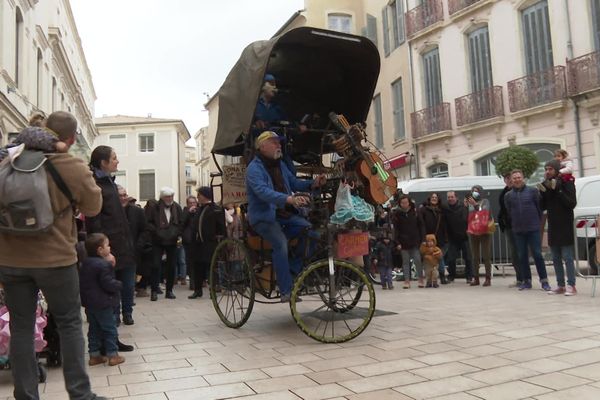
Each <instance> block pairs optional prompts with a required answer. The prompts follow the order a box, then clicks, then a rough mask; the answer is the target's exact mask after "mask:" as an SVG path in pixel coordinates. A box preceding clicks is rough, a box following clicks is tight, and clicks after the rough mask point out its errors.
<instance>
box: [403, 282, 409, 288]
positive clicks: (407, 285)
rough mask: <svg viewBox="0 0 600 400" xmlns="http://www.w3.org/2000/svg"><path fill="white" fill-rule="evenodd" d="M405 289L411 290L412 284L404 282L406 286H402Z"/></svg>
mask: <svg viewBox="0 0 600 400" xmlns="http://www.w3.org/2000/svg"><path fill="white" fill-rule="evenodd" d="M402 288H403V289H410V282H409V281H404V285H403V286H402Z"/></svg>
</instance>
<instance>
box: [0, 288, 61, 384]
mask: <svg viewBox="0 0 600 400" xmlns="http://www.w3.org/2000/svg"><path fill="white" fill-rule="evenodd" d="M50 320H51V321H52V324H53V325H54V326H53V327H48V325H50V324H49V321H50ZM9 322H10V314H9V311H8V308H7V307H6V304H5V301H4V290H3V289H0V369H10V327H9ZM46 339H48V340H46ZM57 342H58V335H57V334H56V324H55V323H54V320H53V319H52V318H51V316H50V315H49V314H48V312H47V305H46V301H45V299H44V296H43V294H42V293H41V292H39V294H38V305H37V309H36V320H35V332H34V346H35V351H36V353H37V357H38V377H39V381H40V383H44V382H46V377H47V372H46V368H45V367H44V366H43V365H42V363H41V362H40V361H39V360H40V358H46V363H47V365H48V366H57V365H60V364H61V358H60V346H56V343H57ZM56 350H58V351H56Z"/></svg>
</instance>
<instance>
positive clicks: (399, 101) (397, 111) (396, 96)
mask: <svg viewBox="0 0 600 400" xmlns="http://www.w3.org/2000/svg"><path fill="white" fill-rule="evenodd" d="M392 107H393V114H394V115H393V117H394V140H395V141H397V140H403V139H405V138H406V130H405V127H404V99H403V98H402V79H398V80H396V81H394V82H392Z"/></svg>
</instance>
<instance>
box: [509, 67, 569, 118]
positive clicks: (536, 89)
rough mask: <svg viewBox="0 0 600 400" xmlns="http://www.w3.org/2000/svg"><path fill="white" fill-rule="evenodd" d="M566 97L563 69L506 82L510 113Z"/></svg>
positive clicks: (554, 69)
mask: <svg viewBox="0 0 600 400" xmlns="http://www.w3.org/2000/svg"><path fill="white" fill-rule="evenodd" d="M566 97H567V85H566V79H565V67H563V66H556V67H553V68H550V69H547V70H545V71H541V72H537V73H535V74H533V75H527V76H524V77H522V78H519V79H515V80H513V81H510V82H508V102H509V104H510V111H511V112H516V111H521V110H526V109H528V108H533V107H536V106H541V105H543V104H548V103H552V102H554V101H558V100H561V99H564V98H566Z"/></svg>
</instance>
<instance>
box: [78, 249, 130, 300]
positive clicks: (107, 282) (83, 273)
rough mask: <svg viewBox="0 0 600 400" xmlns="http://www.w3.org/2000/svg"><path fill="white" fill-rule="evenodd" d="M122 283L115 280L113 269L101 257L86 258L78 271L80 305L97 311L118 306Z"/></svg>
mask: <svg viewBox="0 0 600 400" xmlns="http://www.w3.org/2000/svg"><path fill="white" fill-rule="evenodd" d="M121 287H122V283H121V282H119V281H118V280H116V279H115V275H114V272H113V267H112V265H110V263H109V262H108V261H106V260H105V259H103V258H101V257H88V258H86V259H85V260H83V263H82V265H81V269H80V270H79V292H80V294H81V305H82V306H84V307H85V308H91V309H94V310H99V309H103V308H107V307H111V308H112V307H114V306H115V305H117V304H119V293H120V291H121Z"/></svg>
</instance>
